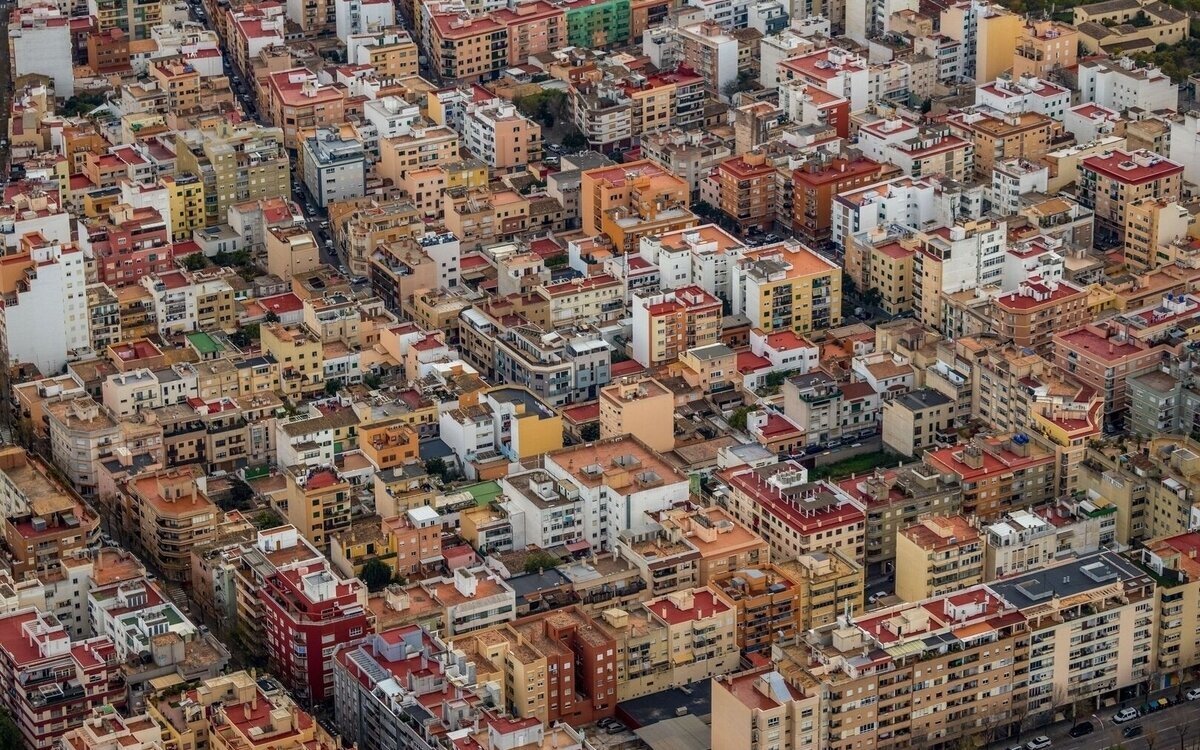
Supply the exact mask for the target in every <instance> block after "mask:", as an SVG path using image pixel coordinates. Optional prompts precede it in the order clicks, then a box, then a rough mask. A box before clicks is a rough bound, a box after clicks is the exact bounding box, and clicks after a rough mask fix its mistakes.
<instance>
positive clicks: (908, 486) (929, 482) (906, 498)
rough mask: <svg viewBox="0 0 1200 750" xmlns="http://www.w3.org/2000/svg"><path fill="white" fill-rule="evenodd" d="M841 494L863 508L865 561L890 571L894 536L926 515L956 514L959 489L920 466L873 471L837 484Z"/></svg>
mask: <svg viewBox="0 0 1200 750" xmlns="http://www.w3.org/2000/svg"><path fill="white" fill-rule="evenodd" d="M838 487H840V488H841V489H842V490H843V491H844V492H846V493H847V494H849V495H850V496H851V497H853V498H854V499H855V500H857V501H858V502H860V503H861V504H862V505H863V506H865V507H866V514H867V533H866V562H867V563H869V564H877V563H883V564H884V567H888V566H891V567H890V568H889V569H891V570H894V568H895V558H896V536H897V534H898V532H899V531H900V530H901V529H904V528H907V527H908V526H911V525H913V524H914V523H917V521H918V520H919V519H920V518H923V517H925V516H930V515H941V516H950V515H954V514H956V513H958V509H959V507H960V505H961V502H962V487H961V486H960V485H959V484H958V482H957V481H956V478H955V477H949V478H948V477H946V476H944V475H942V474H941V473H940V472H937V471H935V470H933V469H930V468H929V467H927V466H925V465H924V464H923V463H911V464H904V465H902V466H900V467H898V468H892V469H883V468H876V469H875V470H874V471H873V472H871V473H870V474H867V475H864V476H861V477H851V478H849V479H843V480H841V481H840V482H838Z"/></svg>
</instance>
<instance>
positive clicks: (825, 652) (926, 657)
mask: <svg viewBox="0 0 1200 750" xmlns="http://www.w3.org/2000/svg"><path fill="white" fill-rule="evenodd" d="M1025 622H1026V621H1025V617H1024V616H1022V615H1021V613H1020V612H1019V611H1017V610H1016V608H1014V607H1013V606H1012V605H1011V604H1009V603H1008V602H1006V601H1005V600H1003V599H1002V598H1000V597H998V596H996V595H995V594H994V593H992V592H991V591H989V590H988V589H986V588H983V587H978V586H977V587H974V588H969V589H965V590H962V591H959V592H957V593H955V594H952V595H949V596H945V597H938V598H934V599H926V600H923V601H920V602H912V603H905V604H902V605H897V606H894V607H889V608H887V609H884V610H879V611H876V612H872V613H870V614H867V615H860V616H858V617H856V618H847V617H841V618H839V619H838V622H836V623H833V624H831V625H827V626H825V627H823V628H819V629H817V630H815V631H813V632H811V633H809V634H808V635H806V637H805V638H804V639H803V641H802V642H800V643H797V644H795V645H790V646H784V647H783V648H782V649H781V650H782V653H781V657H782V658H781V659H780V661H779V662H778V664H777V669H778V671H779V672H780V673H781V677H782V679H783V682H784V684H785V685H787V687H788V691H789V692H788V693H786V694H784V695H790V696H792V700H788V701H786V702H787V704H788V705H789V706H791V707H794V708H793V710H795V711H797V712H799V718H798V719H796V720H795V721H796V724H797V725H798V726H799V727H800V728H801V730H802V734H801V735H800V736H801V738H802V739H805V740H806V741H807V738H808V736H809V735H810V734H811V735H812V736H813V739H812V740H811V741H810V743H811V744H800V745H797V747H813V746H815V747H822V748H828V749H830V750H850V749H851V748H854V747H859V746H861V744H860V743H870V744H871V746H874V747H890V746H894V745H896V744H899V743H904V744H907V745H909V746H919V747H927V746H931V745H934V744H936V743H939V742H945V741H947V740H949V741H958V740H960V739H962V738H965V737H971V736H988V735H993V734H995V733H998V732H1001V733H1002V732H1003V731H1004V728H1005V727H1006V726H1007V725H1008V724H1009V723H1010V722H1012V721H1014V720H1015V717H1016V716H1018V715H1020V714H1021V713H1022V710H1021V709H1022V705H1021V703H1020V696H1019V695H1018V694H1017V692H1016V690H1015V689H1014V685H1015V683H1016V681H1017V680H1018V679H1019V676H1018V671H1019V670H1020V668H1021V664H1022V662H1023V661H1024V659H1025V657H1026V653H1027V651H1028V638H1029V636H1028V632H1027V628H1026V624H1025ZM949 638H953V639H954V640H955V641H956V648H954V649H948V648H945V647H944V646H943V645H941V644H940V643H939V642H940V641H942V640H943V639H949ZM864 650H865V651H866V653H867V654H874V655H875V656H874V658H872V659H870V660H868V662H867V663H861V662H859V661H858V660H859V659H860V658H861V656H862V654H863V652H864ZM980 675H984V677H983V678H981V677H980ZM860 691H861V692H860ZM716 694H717V688H716V687H715V686H714V695H716ZM818 695H819V696H820V698H821V701H820V703H818V704H817V705H815V706H813V705H812V704H811V703H809V702H808V701H810V700H811V699H813V698H816V697H817V696H818ZM864 695H871V696H873V697H874V700H873V701H869V702H867V703H866V704H865V705H864V702H863V696H864ZM780 697H783V696H782V695H781V696H780ZM808 706H812V708H813V709H814V710H816V711H820V712H822V713H826V714H827V718H823V719H822V718H820V717H819V716H813V717H812V718H816V719H817V720H816V721H815V722H813V723H812V724H808V723H806V722H805V721H804V717H805V716H806V714H805V711H807V710H808V709H807V707H808ZM734 715H736V714H734ZM743 715H744V714H743ZM752 718H753V717H752ZM723 724H724V723H722V731H726V730H725V729H724V726H723ZM752 725H753V724H752ZM728 731H730V732H741V731H745V728H744V727H741V726H732V727H730V728H729V729H728ZM735 736H736V735H735ZM746 746H747V747H764V745H762V744H759V745H754V744H750V745H746Z"/></svg>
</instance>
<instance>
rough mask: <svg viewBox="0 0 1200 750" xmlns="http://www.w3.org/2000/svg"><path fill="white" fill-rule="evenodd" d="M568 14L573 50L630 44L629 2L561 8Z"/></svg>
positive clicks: (598, 0)
mask: <svg viewBox="0 0 1200 750" xmlns="http://www.w3.org/2000/svg"><path fill="white" fill-rule="evenodd" d="M562 8H563V10H565V11H566V13H567V43H568V44H569V45H571V46H572V47H592V48H594V47H607V46H609V45H612V44H624V43H626V42H628V41H629V21H630V7H629V0H574V2H565V3H563V4H562Z"/></svg>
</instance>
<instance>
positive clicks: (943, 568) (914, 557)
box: [896, 516, 983, 602]
mask: <svg viewBox="0 0 1200 750" xmlns="http://www.w3.org/2000/svg"><path fill="white" fill-rule="evenodd" d="M979 583H983V539H982V537H981V536H980V534H979V532H978V531H976V529H975V528H974V527H973V526H972V525H971V523H970V521H969V520H967V518H965V517H964V516H930V517H928V518H925V519H923V520H921V521H918V522H917V523H915V524H913V525H912V526H908V527H905V528H903V529H900V531H899V532H897V535H896V596H898V597H900V598H901V599H903V600H904V601H906V602H916V601H921V600H922V599H929V598H932V597H937V596H947V595H950V594H953V593H954V592H956V591H959V590H961V589H965V588H970V587H971V586H974V585H976V584H979Z"/></svg>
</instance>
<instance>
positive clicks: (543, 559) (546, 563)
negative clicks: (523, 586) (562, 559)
mask: <svg viewBox="0 0 1200 750" xmlns="http://www.w3.org/2000/svg"><path fill="white" fill-rule="evenodd" d="M558 565H559V559H558V558H557V557H555V556H554V555H552V554H550V553H549V552H543V551H542V550H538V551H537V552H532V553H530V554H529V555H527V556H526V557H525V572H526V573H537V572H538V571H540V570H550V569H552V568H557V567H558Z"/></svg>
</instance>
